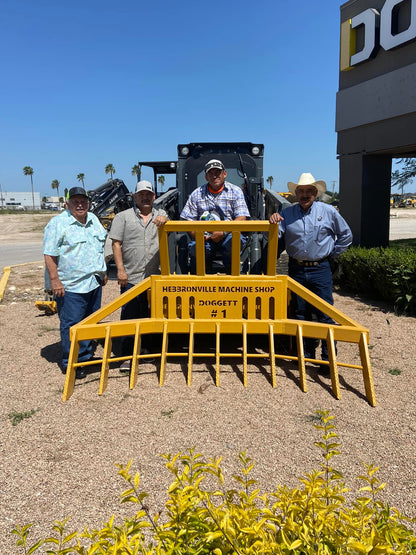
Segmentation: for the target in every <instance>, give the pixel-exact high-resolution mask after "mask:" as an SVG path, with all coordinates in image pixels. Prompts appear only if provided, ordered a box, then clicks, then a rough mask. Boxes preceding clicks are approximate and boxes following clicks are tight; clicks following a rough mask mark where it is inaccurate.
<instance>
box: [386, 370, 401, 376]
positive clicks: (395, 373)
mask: <svg viewBox="0 0 416 555" xmlns="http://www.w3.org/2000/svg"><path fill="white" fill-rule="evenodd" d="M401 373H402V371H401V370H400V368H392V369H391V370H389V374H391V375H392V376H400V374H401Z"/></svg>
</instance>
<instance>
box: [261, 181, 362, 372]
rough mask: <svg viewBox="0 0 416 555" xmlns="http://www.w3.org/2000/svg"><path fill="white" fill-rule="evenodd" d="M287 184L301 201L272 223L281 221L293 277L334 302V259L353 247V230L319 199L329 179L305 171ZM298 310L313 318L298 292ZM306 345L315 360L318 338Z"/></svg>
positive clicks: (308, 355) (307, 353) (325, 351)
mask: <svg viewBox="0 0 416 555" xmlns="http://www.w3.org/2000/svg"><path fill="white" fill-rule="evenodd" d="M287 185H288V189H289V191H290V192H291V193H292V194H293V195H295V196H296V200H297V201H298V202H297V204H293V205H291V206H289V207H288V208H285V209H284V210H283V212H282V214H281V215H280V214H278V213H275V214H273V215H272V216H271V217H270V223H278V222H279V239H280V240H284V242H285V247H286V251H287V253H288V255H289V276H290V277H292V278H293V279H295V280H296V281H298V282H299V283H300V284H302V285H304V286H305V287H307V288H308V289H310V290H311V291H312V292H313V293H315V294H316V295H319V296H320V297H321V298H322V299H324V300H325V301H327V302H328V303H329V304H331V305H333V304H334V299H333V296H332V272H331V266H330V260H332V259H335V258H336V257H337V256H339V255H340V254H341V253H342V252H344V251H345V250H346V249H347V248H348V247H349V245H350V244H351V242H352V233H351V230H350V228H349V226H348V224H347V222H346V221H345V220H344V218H343V217H342V216H341V215H340V214H339V212H338V211H337V210H336V209H335V208H334V207H333V206H330V205H329V204H325V203H324V202H317V198H318V197H320V196H321V195H323V194H324V193H325V191H326V184H325V181H321V180H319V181H316V180H315V178H314V177H313V175H312V174H310V173H303V174H302V175H301V176H300V178H299V181H298V183H293V182H289V183H288V184H287ZM294 312H295V316H296V318H297V319H298V320H311V319H312V307H311V306H310V305H309V304H308V303H306V302H305V301H304V300H303V299H301V298H300V297H299V296H297V295H294ZM315 312H316V316H317V319H318V321H319V322H324V323H334V322H333V320H332V319H331V318H329V317H328V316H326V315H325V314H323V313H322V312H320V311H315ZM304 346H305V357H306V358H312V359H314V358H315V348H316V342H315V340H314V339H307V338H306V339H305V340H304ZM322 360H328V348H327V344H326V341H322ZM320 370H321V372H322V373H326V374H327V373H328V371H329V367H328V366H327V365H321V367H320Z"/></svg>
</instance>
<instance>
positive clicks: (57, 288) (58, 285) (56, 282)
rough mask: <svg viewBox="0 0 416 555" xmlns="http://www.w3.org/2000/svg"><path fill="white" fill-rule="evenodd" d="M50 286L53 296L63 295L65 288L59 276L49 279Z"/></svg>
mask: <svg viewBox="0 0 416 555" xmlns="http://www.w3.org/2000/svg"><path fill="white" fill-rule="evenodd" d="M51 288H52V293H53V294H54V295H55V297H63V296H64V295H65V289H64V286H63V285H62V281H61V280H60V279H59V277H56V278H53V279H51Z"/></svg>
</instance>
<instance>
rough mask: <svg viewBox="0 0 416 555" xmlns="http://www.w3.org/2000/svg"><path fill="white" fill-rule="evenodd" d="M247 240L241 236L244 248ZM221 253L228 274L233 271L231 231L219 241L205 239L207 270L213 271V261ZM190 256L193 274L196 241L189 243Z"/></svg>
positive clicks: (194, 269)
mask: <svg viewBox="0 0 416 555" xmlns="http://www.w3.org/2000/svg"><path fill="white" fill-rule="evenodd" d="M245 242H246V238H245V237H243V236H241V248H243V246H244V244H245ZM218 254H219V255H220V256H221V259H222V262H223V264H224V269H225V273H226V274H230V273H231V233H228V235H226V236H225V237H224V239H222V241H219V242H218V243H215V242H214V241H211V239H208V241H205V264H206V270H207V272H208V271H209V272H210V271H211V267H212V261H213V259H214V257H215V256H216V255H218ZM189 256H190V259H191V274H195V273H196V259H195V241H191V242H190V243H189Z"/></svg>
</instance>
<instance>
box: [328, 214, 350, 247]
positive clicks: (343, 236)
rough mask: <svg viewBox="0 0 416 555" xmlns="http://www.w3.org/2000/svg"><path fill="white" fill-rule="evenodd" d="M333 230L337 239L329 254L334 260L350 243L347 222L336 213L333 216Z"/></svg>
mask: <svg viewBox="0 0 416 555" xmlns="http://www.w3.org/2000/svg"><path fill="white" fill-rule="evenodd" d="M334 210H335V209H334ZM335 228H336V229H335V233H336V236H337V238H336V241H335V245H334V250H333V252H332V254H331V256H332V257H334V258H336V257H337V256H339V255H340V254H341V253H343V252H344V251H346V250H347V248H348V247H349V246H350V245H351V243H352V231H351V229H350V227H349V225H348V224H347V222H346V221H345V220H344V218H343V217H342V216H341V215H340V214H339V213H338V212H336V214H335Z"/></svg>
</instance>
